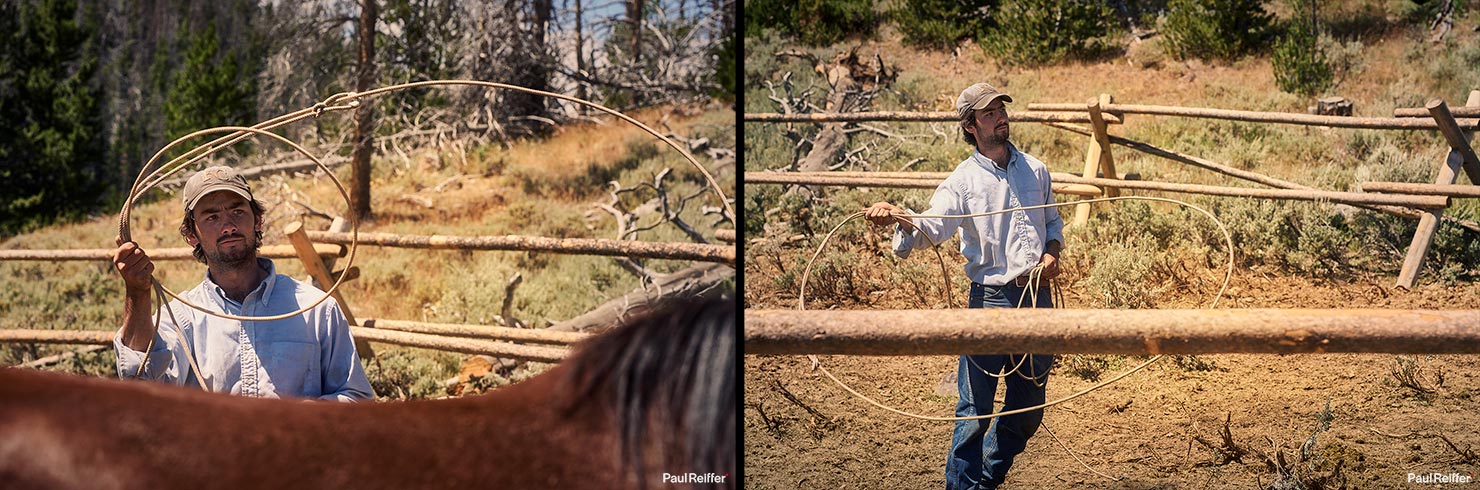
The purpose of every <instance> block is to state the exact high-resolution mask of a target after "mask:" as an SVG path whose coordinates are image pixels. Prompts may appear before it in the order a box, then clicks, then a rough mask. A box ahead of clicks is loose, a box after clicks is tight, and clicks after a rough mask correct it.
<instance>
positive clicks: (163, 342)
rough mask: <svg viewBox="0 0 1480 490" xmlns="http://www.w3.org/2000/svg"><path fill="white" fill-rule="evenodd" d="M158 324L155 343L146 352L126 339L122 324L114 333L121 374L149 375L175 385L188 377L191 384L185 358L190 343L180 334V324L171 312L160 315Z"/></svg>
mask: <svg viewBox="0 0 1480 490" xmlns="http://www.w3.org/2000/svg"><path fill="white" fill-rule="evenodd" d="M180 317H181V315H178V314H177V315H175V318H180ZM184 321H187V322H188V321H190V319H189V317H188V316H186V317H184ZM156 325H158V326H159V328H158V329H157V330H155V332H154V342H153V346H152V347H151V348H150V349H149V352H148V353H147V355H146V353H144V352H140V351H136V350H133V349H131V348H129V347H128V346H127V345H125V344H124V343H123V328H121V327H120V328H119V329H118V332H117V333H115V334H114V335H113V349H114V350H115V351H117V352H118V377H119V378H120V379H149V380H155V381H161V382H165V383H170V384H174V385H184V384H186V381H187V380H192V381H191V384H194V382H193V378H192V377H191V375H190V363H189V362H188V361H187V360H185V349H186V348H187V347H186V346H185V343H184V341H183V340H182V339H181V338H180V336H179V334H178V332H179V330H178V326H177V325H176V324H175V323H174V322H173V321H171V320H170V317H169V316H168V315H167V316H165V317H164V318H160V319H158V322H157V323H156ZM146 359H147V360H148V363H147V364H145V360H146ZM140 364H144V371H143V372H142V373H140V372H139V365H140Z"/></svg>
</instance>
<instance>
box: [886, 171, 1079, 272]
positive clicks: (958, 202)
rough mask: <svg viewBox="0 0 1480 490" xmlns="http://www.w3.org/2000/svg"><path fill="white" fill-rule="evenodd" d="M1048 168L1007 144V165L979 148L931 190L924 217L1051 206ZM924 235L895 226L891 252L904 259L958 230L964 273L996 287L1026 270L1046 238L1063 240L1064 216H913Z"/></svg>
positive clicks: (1054, 212)
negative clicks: (915, 250)
mask: <svg viewBox="0 0 1480 490" xmlns="http://www.w3.org/2000/svg"><path fill="white" fill-rule="evenodd" d="M1052 184H1053V182H1052V180H1051V179H1050V176H1049V172H1048V166H1046V165H1044V164H1043V162H1040V161H1038V159H1037V158H1034V157H1033V156H1032V155H1029V154H1027V153H1023V152H1020V151H1018V149H1017V147H1015V146H1009V147H1008V164H1007V169H1005V170H1004V169H1002V168H1001V167H998V166H997V163H996V162H993V161H992V159H990V158H987V157H986V156H984V155H982V154H981V152H979V151H972V152H971V157H969V158H967V159H966V160H965V161H962V162H961V164H960V165H957V166H956V170H955V171H953V172H951V175H950V176H949V177H946V180H945V181H944V182H941V183H940V186H938V187H936V188H935V195H933V196H931V197H930V209H928V210H926V211H925V212H923V213H917V214H927V215H967V214H976V213H985V212H991V211H1000V210H1003V209H1008V208H1016V207H1023V206H1037V205H1042V204H1052V203H1053V202H1054V200H1053V187H1052ZM914 222H915V224H916V225H917V226H919V227H920V228H921V229H922V230H923V231H924V233H925V234H926V235H927V236H928V237H929V240H926V239H924V237H921V236H919V235H920V232H917V231H915V230H914V229H912V228H910V227H908V226H904V225H899V227H898V228H897V229H896V230H895V232H894V242H893V244H894V253H895V255H898V256H899V257H901V258H907V257H909V255H910V250H912V249H916V248H928V247H930V244H931V243H940V242H943V241H945V240H946V239H948V238H950V237H951V235H954V234H956V230H957V229H958V228H959V229H960V230H961V255H964V256H966V266H965V269H966V277H967V278H968V279H971V280H972V281H974V282H977V283H980V284H985V285H988V286H1001V285H1004V284H1007V283H1009V282H1012V280H1013V279H1015V278H1017V277H1018V276H1021V275H1023V274H1025V273H1027V272H1028V270H1030V269H1032V268H1033V267H1034V266H1037V265H1038V261H1039V260H1040V259H1041V258H1042V257H1043V253H1044V252H1045V251H1046V250H1047V247H1048V242H1051V241H1054V240H1058V241H1059V243H1060V244H1063V243H1064V220H1063V219H1062V218H1060V217H1059V210H1058V208H1042V209H1033V210H1028V211H1013V212H1011V213H1003V214H994V215H991V216H979V217H975V218H945V219H933V218H915V219H914Z"/></svg>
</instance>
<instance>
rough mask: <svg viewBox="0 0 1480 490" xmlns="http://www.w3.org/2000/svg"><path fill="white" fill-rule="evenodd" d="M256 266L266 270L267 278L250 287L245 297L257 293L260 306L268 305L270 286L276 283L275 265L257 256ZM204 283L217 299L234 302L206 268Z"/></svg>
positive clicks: (270, 295)
mask: <svg viewBox="0 0 1480 490" xmlns="http://www.w3.org/2000/svg"><path fill="white" fill-rule="evenodd" d="M257 267H261V268H262V269H263V270H266V271H267V278H266V279H263V280H262V282H261V283H259V284H257V287H256V288H255V289H252V292H250V293H247V297H248V298H251V297H252V295H254V294H255V295H257V300H258V301H260V302H261V303H262V306H268V299H269V298H271V297H272V294H271V293H272V288H273V287H274V286H276V285H277V266H275V265H273V263H272V261H271V260H268V259H265V258H262V257H257ZM205 285H206V288H207V290H209V291H211V292H213V293H215V295H216V299H217V300H219V301H221V302H223V303H228V304H229V303H236V301H234V300H232V299H231V298H228V297H226V290H225V289H221V286H220V285H218V284H216V281H215V280H214V279H211V270H210V269H206V280H205Z"/></svg>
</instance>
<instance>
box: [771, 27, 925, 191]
mask: <svg viewBox="0 0 1480 490" xmlns="http://www.w3.org/2000/svg"><path fill="white" fill-rule="evenodd" d="M778 56H802V57H805V58H807V59H809V60H810V61H812V62H813V69H814V70H816V71H817V73H818V74H821V75H822V76H824V77H826V79H827V84H828V86H829V87H831V90H830V91H829V92H828V95H827V101H826V102H825V106H824V107H822V108H820V109H821V110H820V111H818V112H828V113H842V112H858V111H861V110H865V109H867V108H868V106H869V103H870V102H872V101H873V99H874V98H875V97H877V96H878V93H879V89H881V88H884V87H886V86H888V85H889V84H890V83H893V82H894V78H895V77H896V76H897V74H898V73H897V70H895V69H892V68H890V67H888V66H886V65H885V64H884V59H883V58H881V57H879V56H878V55H874V57H873V58H866V59H860V58H859V56H858V48H857V47H854V48H853V49H850V50H848V51H845V52H842V53H838V55H837V56H835V57H833V60H832V62H831V63H830V64H825V63H822V62H820V61H819V60H817V59H816V58H815V57H811V56H810V55H801V54H798V53H794V52H783V53H779V54H778ZM846 129H847V124H846V123H825V124H823V125H822V130H821V131H819V132H818V133H817V136H815V137H814V138H813V139H812V150H811V151H809V152H807V155H806V156H804V157H802V158H801V160H800V161H799V162H797V165H796V169H797V170H799V171H802V172H822V171H826V170H828V168H829V166H830V165H831V164H832V163H833V162H835V161H837V158H838V154H839V153H841V152H842V151H843V149H844V148H846V147H847V145H848V133H847V132H846V131H845V130H846Z"/></svg>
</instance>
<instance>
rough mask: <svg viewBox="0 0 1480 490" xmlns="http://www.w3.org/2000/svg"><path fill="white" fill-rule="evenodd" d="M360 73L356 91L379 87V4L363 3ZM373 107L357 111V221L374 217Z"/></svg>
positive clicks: (353, 210)
mask: <svg viewBox="0 0 1480 490" xmlns="http://www.w3.org/2000/svg"><path fill="white" fill-rule="evenodd" d="M361 2H362V3H361V7H360V33H359V34H360V69H359V74H358V75H357V76H356V78H355V91H358V92H364V91H366V90H370V89H371V88H372V86H373V85H374V84H375V19H376V17H377V16H378V13H377V12H376V8H375V0H361ZM372 107H373V106H372V104H371V103H370V101H368V100H361V101H360V106H359V107H357V108H355V152H354V157H353V159H352V161H351V163H350V167H351V170H352V171H353V173H354V175H353V176H352V177H351V180H350V195H349V200H350V214H351V215H352V216H354V219H355V220H356V221H364V220H365V219H367V218H369V217H370V155H371V153H373V152H374V150H375V141H374V139H375V127H374V124H375V121H374V118H373V110H372Z"/></svg>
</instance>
